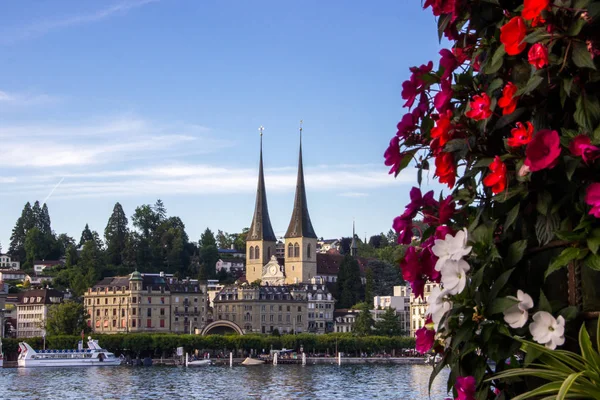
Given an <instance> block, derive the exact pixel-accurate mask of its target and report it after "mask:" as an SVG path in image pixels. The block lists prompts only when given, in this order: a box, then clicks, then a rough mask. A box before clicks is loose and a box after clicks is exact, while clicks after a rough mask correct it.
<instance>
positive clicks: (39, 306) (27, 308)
mask: <svg viewBox="0 0 600 400" xmlns="http://www.w3.org/2000/svg"><path fill="white" fill-rule="evenodd" d="M63 299H64V295H63V293H62V292H59V291H58V290H54V289H37V290H29V291H27V292H23V293H21V294H20V295H19V302H18V303H17V337H39V336H43V335H44V334H45V332H46V331H45V325H46V320H47V318H48V308H49V307H50V306H51V305H53V304H60V303H62V302H63Z"/></svg>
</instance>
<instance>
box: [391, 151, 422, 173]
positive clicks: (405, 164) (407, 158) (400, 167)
mask: <svg viewBox="0 0 600 400" xmlns="http://www.w3.org/2000/svg"><path fill="white" fill-rule="evenodd" d="M416 152H417V150H410V151H407V152H405V153H404V157H403V158H402V161H400V164H399V165H398V170H397V171H396V175H395V176H398V174H400V172H402V170H403V169H404V168H406V167H408V164H409V163H410V162H411V160H412V159H413V157H414V155H415V153H416Z"/></svg>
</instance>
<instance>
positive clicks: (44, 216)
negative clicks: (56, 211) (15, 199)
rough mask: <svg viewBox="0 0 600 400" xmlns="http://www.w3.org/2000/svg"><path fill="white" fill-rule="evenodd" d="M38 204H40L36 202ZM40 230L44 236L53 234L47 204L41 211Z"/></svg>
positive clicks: (38, 222) (38, 223)
mask: <svg viewBox="0 0 600 400" xmlns="http://www.w3.org/2000/svg"><path fill="white" fill-rule="evenodd" d="M36 204H38V202H37V201H36ZM37 225H38V228H39V229H40V231H41V232H42V233H43V234H44V235H50V234H52V226H51V223H50V213H49V212H48V206H47V205H46V203H44V205H43V206H42V209H41V211H40V216H39V221H37Z"/></svg>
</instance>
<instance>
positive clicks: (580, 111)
mask: <svg viewBox="0 0 600 400" xmlns="http://www.w3.org/2000/svg"><path fill="white" fill-rule="evenodd" d="M573 118H575V122H577V125H579V126H580V127H582V128H583V129H585V130H587V131H593V130H594V128H595V126H596V124H597V123H598V120H600V103H598V99H597V98H596V96H594V95H590V94H587V93H585V92H583V93H581V95H580V96H579V97H578V98H577V102H576V103H575V114H573Z"/></svg>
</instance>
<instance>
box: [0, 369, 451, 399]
mask: <svg viewBox="0 0 600 400" xmlns="http://www.w3.org/2000/svg"><path fill="white" fill-rule="evenodd" d="M430 373H431V367H428V366H425V365H343V366H341V367H340V366H337V365H318V366H305V367H303V366H299V365H280V366H272V365H262V366H254V367H234V368H228V367H206V368H190V369H185V368H175V367H152V368H131V367H114V368H111V367H108V368H107V367H104V368H103V367H88V368H60V369H58V368H57V369H53V368H46V369H3V370H0V387H2V388H4V389H3V392H4V393H3V396H2V397H3V398H19V399H60V400H70V399H81V398H85V399H157V398H162V399H176V398H193V399H315V398H326V399H344V400H349V399H402V400H418V399H427V398H428V384H429V374H430ZM446 379H447V372H445V371H444V372H442V373H441V374H440V376H439V377H438V378H437V379H436V381H435V382H434V385H433V387H432V391H431V398H432V399H444V398H445V397H446V391H445V387H446Z"/></svg>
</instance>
